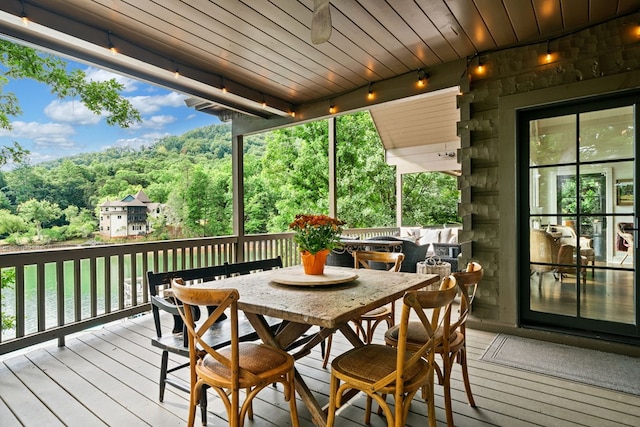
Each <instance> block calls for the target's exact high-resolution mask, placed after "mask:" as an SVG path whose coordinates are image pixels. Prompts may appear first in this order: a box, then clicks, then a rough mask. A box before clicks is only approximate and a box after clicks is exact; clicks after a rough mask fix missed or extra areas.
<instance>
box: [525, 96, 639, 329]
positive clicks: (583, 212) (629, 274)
mask: <svg viewBox="0 0 640 427" xmlns="http://www.w3.org/2000/svg"><path fill="white" fill-rule="evenodd" d="M637 99H638V97H637V96H634V97H631V96H628V97H619V98H615V99H606V100H593V101H589V102H584V101H583V102H580V103H573V104H566V105H561V106H553V107H546V108H541V109H536V110H530V111H523V112H521V113H520V114H519V116H518V145H519V157H520V159H521V161H520V166H521V167H520V171H521V176H520V183H521V184H520V186H519V189H520V206H519V208H520V209H519V211H520V216H519V219H520V228H519V230H520V241H521V243H522V244H521V245H520V247H521V251H520V252H521V257H520V264H519V265H520V278H521V280H520V288H521V289H520V295H521V299H520V313H521V321H522V323H523V324H525V325H527V324H530V325H539V326H548V327H552V328H560V329H562V328H567V329H569V328H570V329H572V330H579V331H583V332H584V333H585V334H595V333H602V332H604V333H610V334H612V335H620V336H629V337H638V335H639V334H638V328H637V324H638V312H637V305H638V297H637V293H636V289H637V277H636V263H637V262H636V256H634V248H635V246H636V245H635V242H636V241H637V234H638V233H637V228H638V227H637V226H638V222H637V214H636V206H637V201H636V197H635V196H636V191H635V189H636V185H635V183H636V170H637V167H636V162H635V152H636V146H637V141H636V140H637V136H636V132H635V127H636V125H635V123H636V105H635V100H637Z"/></svg>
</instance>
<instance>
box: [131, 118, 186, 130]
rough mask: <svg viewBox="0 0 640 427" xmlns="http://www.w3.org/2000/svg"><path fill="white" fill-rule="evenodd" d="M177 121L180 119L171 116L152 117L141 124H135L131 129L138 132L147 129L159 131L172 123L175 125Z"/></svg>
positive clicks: (144, 119)
mask: <svg viewBox="0 0 640 427" xmlns="http://www.w3.org/2000/svg"><path fill="white" fill-rule="evenodd" d="M176 120H178V119H177V118H176V117H175V116H170V115H161V116H151V117H148V118H143V119H142V122H140V123H134V124H133V125H132V126H131V127H130V128H129V129H132V130H137V129H144V128H147V129H156V130H159V129H162V128H164V127H165V126H167V125H169V124H171V123H174V122H175V121H176Z"/></svg>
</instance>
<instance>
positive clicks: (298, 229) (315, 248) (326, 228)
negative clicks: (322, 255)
mask: <svg viewBox="0 0 640 427" xmlns="http://www.w3.org/2000/svg"><path fill="white" fill-rule="evenodd" d="M344 224H345V222H344V221H341V220H339V219H336V218H331V217H330V216H328V215H305V214H298V215H296V218H295V219H294V220H293V222H292V223H291V224H289V228H290V229H291V230H293V231H294V232H295V235H294V236H293V240H294V241H295V242H296V243H297V244H298V247H299V248H300V250H301V251H307V252H309V253H311V254H315V253H317V252H319V251H321V250H323V249H333V248H336V247H339V246H340V234H342V226H343V225H344Z"/></svg>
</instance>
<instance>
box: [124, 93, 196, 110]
mask: <svg viewBox="0 0 640 427" xmlns="http://www.w3.org/2000/svg"><path fill="white" fill-rule="evenodd" d="M186 98H187V97H186V95H182V94H179V93H177V92H171V93H168V94H166V95H153V96H133V97H130V98H127V99H128V100H129V102H131V104H132V105H133V107H134V108H135V109H137V110H138V111H139V112H140V114H152V113H155V112H156V111H158V110H160V109H161V108H162V107H184V106H185V104H184V100H185V99H186Z"/></svg>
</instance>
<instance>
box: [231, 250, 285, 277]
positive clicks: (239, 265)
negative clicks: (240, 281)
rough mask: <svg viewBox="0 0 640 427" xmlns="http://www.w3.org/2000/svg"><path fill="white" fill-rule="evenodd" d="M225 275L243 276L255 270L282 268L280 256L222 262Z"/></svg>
mask: <svg viewBox="0 0 640 427" xmlns="http://www.w3.org/2000/svg"><path fill="white" fill-rule="evenodd" d="M224 266H225V269H226V275H227V277H232V276H243V275H245V274H249V273H253V272H256V271H267V270H273V269H274V268H282V258H281V257H280V256H279V255H278V256H277V257H275V258H268V259H262V260H258V261H245V262H236V263H232V264H230V263H228V262H225V263H224Z"/></svg>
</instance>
